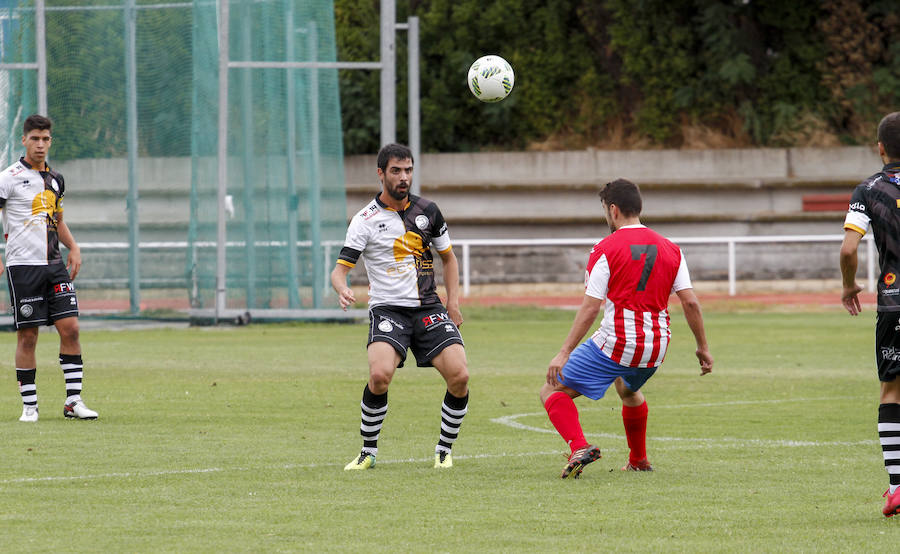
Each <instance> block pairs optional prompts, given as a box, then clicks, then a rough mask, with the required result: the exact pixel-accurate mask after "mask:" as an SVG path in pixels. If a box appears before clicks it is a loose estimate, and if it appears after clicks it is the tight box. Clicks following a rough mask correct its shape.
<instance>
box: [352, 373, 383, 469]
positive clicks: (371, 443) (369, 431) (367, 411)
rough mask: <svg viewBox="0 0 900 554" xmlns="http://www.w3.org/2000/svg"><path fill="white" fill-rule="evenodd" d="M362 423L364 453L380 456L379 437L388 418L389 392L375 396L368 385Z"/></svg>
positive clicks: (361, 404)
mask: <svg viewBox="0 0 900 554" xmlns="http://www.w3.org/2000/svg"><path fill="white" fill-rule="evenodd" d="M360 407H361V409H362V423H361V424H360V426H359V434H360V435H362V438H363V447H362V452H368V453H369V454H371V455H373V456H375V455H376V454H378V435H380V434H381V426H382V425H384V418H385V417H386V416H387V409H388V407H387V392H385V393H383V394H375V393H373V392H372V391H370V390H369V385H368V383H367V384H366V388H365V389H363V397H362V402H361V403H360Z"/></svg>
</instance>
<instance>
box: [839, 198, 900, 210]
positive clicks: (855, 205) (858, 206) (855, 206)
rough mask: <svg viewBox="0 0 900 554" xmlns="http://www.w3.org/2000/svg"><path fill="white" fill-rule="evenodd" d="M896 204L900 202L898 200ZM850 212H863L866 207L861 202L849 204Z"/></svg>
mask: <svg viewBox="0 0 900 554" xmlns="http://www.w3.org/2000/svg"><path fill="white" fill-rule="evenodd" d="M898 202H900V200H898ZM850 211H851V212H864V211H866V206H865V204H863V203H862V202H854V203H852V204H850Z"/></svg>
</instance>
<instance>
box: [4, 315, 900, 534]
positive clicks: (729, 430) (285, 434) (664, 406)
mask: <svg viewBox="0 0 900 554" xmlns="http://www.w3.org/2000/svg"><path fill="white" fill-rule="evenodd" d="M464 315H466V317H467V320H466V323H465V324H464V325H463V327H462V331H463V335H464V337H465V339H466V344H467V353H468V357H469V365H470V373H471V382H470V385H471V400H470V404H469V414H468V415H467V417H466V420H465V422H464V424H463V427H462V432H461V434H460V439H459V441H458V442H457V443H456V446H455V448H454V462H455V463H454V467H453V469H451V470H445V471H439V470H434V469H432V467H431V466H432V463H433V451H434V444H435V442H436V440H437V435H438V429H439V423H440V422H439V410H440V402H441V399H442V397H443V394H444V387H443V381H442V380H441V379H440V377H439V376H438V375H437V373H436V372H435V371H434V370H432V369H420V368H415V367H414V364H408V365H407V367H405V368H403V369H400V370H398V373H397V375H396V377H395V379H394V383H393V384H392V387H391V391H390V401H389V406H390V409H389V412H388V417H387V420H386V422H385V427H384V430H383V432H382V435H381V440H380V443H379V447H380V451H379V455H378V464H377V467H375V468H374V469H373V470H370V471H365V472H352V473H351V472H344V471H343V466H344V464H345V463H346V462H348V461H349V460H350V459H351V458H352V457H353V456H354V454H356V453H357V452H358V449H359V446H360V439H359V435H358V428H359V401H360V396H361V392H362V388H363V384H364V382H365V381H366V378H367V371H366V361H365V360H366V358H365V349H364V341H365V336H366V326H365V325H361V324H353V325H350V324H343V325H342V324H279V325H252V326H249V327H241V328H192V329H162V330H142V331H84V332H83V333H82V343H83V347H84V355H85V362H86V366H85V374H86V377H85V399H86V400H87V402H88V405H89V406H90V407H92V408H93V409H96V410H97V411H99V412H100V418H101V419H99V420H98V421H95V422H80V421H66V420H64V419H63V417H62V401H63V383H62V376H61V371H60V369H59V365H58V364H57V363H56V347H57V344H56V337H55V336H54V335H52V334H42V336H41V340H40V343H39V346H38V378H37V383H38V394H39V400H40V410H41V420H40V421H39V422H38V423H37V424H24V423H19V422H18V421H17V418H18V416H19V413H20V411H21V402H20V399H19V396H18V391H17V388H16V382H15V376H14V375H15V373H14V371H13V366H12V362H13V351H14V347H15V336H14V335H13V334H11V333H9V334H4V335H2V337H0V340H2V344H3V345H4V348H3V350H2V351H3V352H4V354H3V358H5V361H3V360H2V359H0V362H2V365H3V367H4V371H3V373H2V375H3V377H2V379H0V435H2V437H3V441H2V446H0V506H2V509H0V550H2V551H6V552H32V551H45V552H46V551H55V550H58V551H63V550H78V551H84V552H194V551H203V552H215V551H225V552H296V551H306V552H348V551H366V552H430V551H436V552H522V551H525V552H561V551H566V550H572V549H576V550H578V551H617V552H618V551H621V552H627V551H642V552H646V551H651V552H656V551H671V552H702V551H717V552H772V551H779V552H796V551H808V552H811V551H819V552H822V551H834V552H866V551H869V552H873V551H888V550H890V549H891V546H893V545H896V543H897V539H898V537H900V527H898V525H900V518H892V519H885V518H883V517H882V516H881V511H880V509H881V506H882V500H881V498H880V495H881V493H882V492H883V491H884V489H885V487H886V484H887V476H886V473H885V471H884V469H883V467H882V464H881V451H880V448H879V446H878V442H877V432H876V414H877V404H878V400H877V391H878V384H877V378H876V375H875V370H874V367H873V363H874V362H873V351H872V350H873V335H874V313H873V312H872V311H868V312H864V313H863V315H862V316H861V317H858V318H851V317H850V316H847V315H846V314H844V313H841V312H838V311H837V310H833V311H824V312H821V313H725V312H712V311H710V312H707V313H706V314H705V315H706V324H707V330H708V335H709V340H710V343H711V346H712V352H713V355H714V356H715V358H716V366H715V369H714V372H713V373H712V374H711V375H708V376H705V377H702V378H701V377H700V376H699V369H698V367H697V364H696V360H695V358H694V356H693V340H692V338H691V336H690V332H689V331H688V329H687V327H686V325H685V324H684V322H683V318H681V315H680V313H674V314H673V317H672V320H673V324H674V332H673V343H672V345H671V347H670V350H669V355H668V357H667V359H666V362H665V363H664V364H663V366H662V368H661V369H660V371H659V372H658V373H657V375H656V376H655V377H654V378H653V379H651V380H650V382H649V383H648V384H647V386H646V387H645V389H644V391H645V394H646V396H647V399H648V403H649V406H650V419H649V426H648V427H649V429H648V436H649V440H648V451H649V455H650V459H651V461H652V462H653V464H654V466H655V467H656V471H655V472H653V473H646V474H635V473H623V472H621V471H619V470H618V468H620V467H621V466H622V465H623V464H624V462H625V461H626V457H627V447H626V444H625V439H624V433H623V430H622V422H621V416H620V404H619V402H618V398H617V397H616V395H615V393H614V391H610V392H609V394H608V395H607V398H605V399H602V400H600V401H599V402H591V401H588V400H584V399H579V400H578V401H577V404H578V406H579V409H580V410H581V416H582V423H583V425H584V427H585V431H586V433H587V435H588V439H589V440H590V441H592V442H594V443H596V444H598V445H599V446H600V447H601V449H602V450H603V458H602V459H601V460H599V461H597V462H596V463H594V464H592V465H590V466H588V467H587V468H586V469H585V471H584V474H583V476H582V478H581V479H579V480H575V481H562V480H560V479H559V472H560V470H561V469H562V466H563V465H564V461H565V458H564V451H565V445H564V444H563V442H562V439H560V438H559V437H558V436H557V435H556V434H555V432H553V430H552V427H551V426H550V423H549V421H548V420H547V418H546V415H545V413H544V412H543V409H542V408H541V406H540V404H539V401H538V398H537V391H538V389H539V388H540V386H541V383H542V382H543V379H544V375H545V371H546V366H547V363H548V362H549V360H550V358H551V357H552V356H553V354H554V353H555V352H556V351H557V349H558V348H559V345H560V343H561V341H562V339H563V338H564V336H565V334H566V332H567V331H568V329H569V325H570V324H571V320H572V317H573V312H570V311H557V310H540V309H529V308H493V309H488V308H469V309H467V310H464ZM895 520H897V521H895Z"/></svg>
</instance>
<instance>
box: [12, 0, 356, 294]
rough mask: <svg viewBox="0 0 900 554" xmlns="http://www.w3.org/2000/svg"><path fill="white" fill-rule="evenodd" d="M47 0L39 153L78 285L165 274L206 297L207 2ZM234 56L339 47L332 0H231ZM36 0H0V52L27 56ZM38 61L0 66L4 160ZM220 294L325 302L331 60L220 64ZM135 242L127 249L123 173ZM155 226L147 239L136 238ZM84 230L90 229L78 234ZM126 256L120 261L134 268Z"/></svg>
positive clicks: (211, 139)
mask: <svg viewBox="0 0 900 554" xmlns="http://www.w3.org/2000/svg"><path fill="white" fill-rule="evenodd" d="M131 5H133V6H134V7H135V9H134V10H133V11H130V10H129V9H126V8H127V7H128V6H129V3H128V2H127V0H99V1H98V0H68V1H64V0H46V2H45V6H46V10H45V19H46V45H47V105H48V115H49V116H50V117H51V118H52V119H53V120H54V124H55V126H54V132H53V137H54V139H53V140H54V144H53V148H52V150H51V160H50V162H51V164H52V165H54V166H56V168H57V169H59V170H61V171H62V172H63V174H64V175H65V177H66V181H67V201H66V220H67V222H68V223H69V226H70V227H71V228H72V229H73V232H74V233H75V236H76V238H77V239H78V241H79V243H81V244H82V250H83V252H84V256H85V258H86V260H85V265H84V269H83V273H82V275H81V276H79V282H80V284H81V288H82V289H85V288H92V287H93V288H119V289H127V288H128V287H129V284H130V283H132V282H133V281H134V279H137V280H138V282H139V283H140V287H141V289H142V290H148V289H151V288H157V289H162V288H165V289H171V290H174V291H180V292H176V293H175V294H178V295H180V298H181V300H183V301H184V302H185V304H187V303H188V302H190V304H191V305H192V306H193V307H197V308H211V307H213V305H214V294H215V288H216V282H215V277H216V223H217V212H218V210H217V190H218V182H217V179H218V171H217V167H218V159H217V145H218V136H219V133H218V126H217V125H218V105H219V100H218V83H219V81H218V79H219V70H218V67H219V44H218V17H217V10H218V9H219V3H218V2H209V1H206V0H194V1H185V2H177V1H173V2H171V3H161V2H159V1H158V0H137V1H136V2H131ZM229 6H230V18H229V20H230V21H229V32H230V45H229V55H230V57H231V60H232V61H252V62H285V61H335V58H336V48H335V37H334V10H333V5H332V1H331V0H230V2H229ZM129 13H133V14H134V25H135V40H134V44H135V48H134V52H135V64H134V67H135V78H136V81H135V82H136V103H137V122H138V124H137V156H138V158H137V162H136V166H135V169H134V171H133V172H130V171H129V164H128V151H129V150H128V149H129V142H128V133H127V129H128V122H129V119H128V109H127V108H128V103H127V93H128V90H129V89H128V87H127V85H126V83H127V72H126V68H127V67H128V63H127V60H128V57H127V53H128V52H129V51H130V49H129V41H128V33H127V32H126V23H127V15H128V14H129ZM35 40H36V17H35V8H34V2H33V1H15V0H7V1H3V0H0V63H3V64H14V63H15V64H27V63H34V62H35V61H36V47H35ZM37 75H38V73H37V71H36V70H35V69H31V68H5V69H0V99H2V101H4V102H5V104H4V105H2V106H0V132H2V134H0V138H2V140H3V144H2V145H0V148H3V150H2V152H3V156H2V157H0V161H2V162H3V163H11V161H12V160H14V159H16V158H17V157H18V156H19V155H21V153H22V148H21V145H20V137H21V126H22V122H23V120H24V118H25V117H27V115H29V114H31V113H34V112H36V111H37V110H38V108H37V106H38V88H39V87H38V80H37ZM228 80H229V89H228V94H229V100H228V132H227V143H228V158H227V167H228V181H227V191H228V194H229V195H230V197H231V201H232V205H233V207H234V209H233V212H232V213H231V215H230V216H229V218H228V220H227V241H228V248H227V265H226V270H227V280H226V287H227V290H228V300H227V306H228V307H229V308H241V309H243V308H248V309H259V308H282V307H286V308H311V307H316V308H318V307H325V306H333V305H334V304H329V302H328V299H327V298H325V296H326V291H327V287H328V283H327V279H326V275H327V271H328V268H326V265H327V263H326V257H328V258H330V259H331V260H332V261H333V260H334V257H335V255H336V251H335V250H334V248H335V247H334V246H333V245H331V244H329V242H330V241H331V242H334V241H338V242H339V241H340V239H341V238H343V232H344V229H345V225H346V207H345V206H346V203H345V193H344V175H343V150H342V142H341V123H340V104H339V95H338V79H337V70H335V69H285V68H264V69H261V68H247V69H244V68H231V69H229V74H228ZM130 175H133V179H134V180H135V182H136V185H137V187H138V191H139V204H138V206H139V209H138V213H139V231H140V241H141V243H142V244H143V245H144V246H142V248H141V249H140V254H139V260H137V262H135V261H132V262H129V250H128V247H127V243H128V241H129V231H128V227H129V222H128V217H129V215H128V214H129V211H128V205H127V203H126V197H127V193H128V190H129V184H130V183H131V177H130ZM150 243H152V244H150ZM92 245H95V246H94V247H92ZM136 268H138V269H139V272H138V273H137V274H136V275H134V274H132V273H131V272H132V271H136Z"/></svg>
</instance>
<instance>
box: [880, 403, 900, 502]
mask: <svg viewBox="0 0 900 554" xmlns="http://www.w3.org/2000/svg"><path fill="white" fill-rule="evenodd" d="M878 439H879V441H880V442H881V452H882V453H883V454H884V469H886V470H887V472H888V476H889V477H890V479H891V488H890V491H891V493H893V492H894V491H895V490H896V489H897V487H898V486H900V404H881V405H879V406H878Z"/></svg>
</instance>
